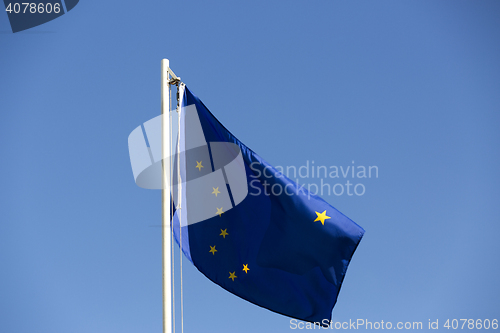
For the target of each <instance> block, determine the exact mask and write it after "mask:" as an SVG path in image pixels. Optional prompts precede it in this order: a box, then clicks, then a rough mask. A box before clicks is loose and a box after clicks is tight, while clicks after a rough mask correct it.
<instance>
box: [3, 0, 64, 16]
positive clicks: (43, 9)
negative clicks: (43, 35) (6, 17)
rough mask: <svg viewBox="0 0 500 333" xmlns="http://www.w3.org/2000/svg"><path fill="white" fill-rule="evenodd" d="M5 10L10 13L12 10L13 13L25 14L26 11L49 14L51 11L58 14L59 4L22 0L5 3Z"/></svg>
mask: <svg viewBox="0 0 500 333" xmlns="http://www.w3.org/2000/svg"><path fill="white" fill-rule="evenodd" d="M5 11H6V12H9V14H10V13H12V12H14V13H15V14H19V13H22V14H26V13H31V14H37V13H38V14H43V13H47V14H50V13H52V12H54V13H56V14H58V13H60V12H61V4H60V3H55V4H51V3H45V4H44V3H38V4H36V3H29V2H23V3H17V2H16V3H9V4H8V5H7V8H5Z"/></svg>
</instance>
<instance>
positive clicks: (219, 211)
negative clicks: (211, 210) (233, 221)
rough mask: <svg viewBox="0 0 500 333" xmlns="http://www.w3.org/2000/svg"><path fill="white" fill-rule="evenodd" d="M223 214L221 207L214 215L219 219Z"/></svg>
mask: <svg viewBox="0 0 500 333" xmlns="http://www.w3.org/2000/svg"><path fill="white" fill-rule="evenodd" d="M215 208H217V207H215ZM223 213H224V212H223V211H222V207H221V208H217V213H215V214H218V215H219V217H221V216H222V214H223Z"/></svg>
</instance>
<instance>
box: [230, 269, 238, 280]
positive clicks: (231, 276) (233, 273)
mask: <svg viewBox="0 0 500 333" xmlns="http://www.w3.org/2000/svg"><path fill="white" fill-rule="evenodd" d="M236 278H237V276H236V271H234V272H232V273H231V272H229V278H228V279H232V280H233V281H234V279H236Z"/></svg>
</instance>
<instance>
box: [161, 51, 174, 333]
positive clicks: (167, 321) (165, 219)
mask: <svg viewBox="0 0 500 333" xmlns="http://www.w3.org/2000/svg"><path fill="white" fill-rule="evenodd" d="M169 76H170V75H169V61H168V59H163V60H162V61H161V113H162V161H163V163H162V164H163V173H162V176H163V190H162V207H163V214H162V237H163V241H162V247H163V333H172V275H171V261H172V256H171V238H170V237H171V235H170V233H171V231H170V214H171V212H170V205H171V202H170V156H171V154H170V78H169Z"/></svg>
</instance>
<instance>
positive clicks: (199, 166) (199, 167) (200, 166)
mask: <svg viewBox="0 0 500 333" xmlns="http://www.w3.org/2000/svg"><path fill="white" fill-rule="evenodd" d="M195 168H198V171H201V168H203V165H201V161H199V162H198V161H196V166H195Z"/></svg>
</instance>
